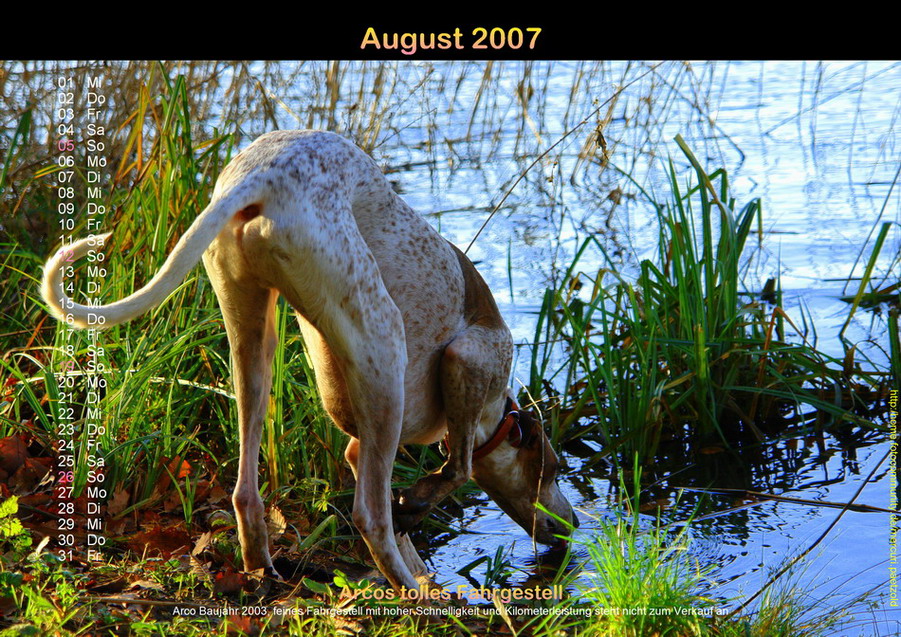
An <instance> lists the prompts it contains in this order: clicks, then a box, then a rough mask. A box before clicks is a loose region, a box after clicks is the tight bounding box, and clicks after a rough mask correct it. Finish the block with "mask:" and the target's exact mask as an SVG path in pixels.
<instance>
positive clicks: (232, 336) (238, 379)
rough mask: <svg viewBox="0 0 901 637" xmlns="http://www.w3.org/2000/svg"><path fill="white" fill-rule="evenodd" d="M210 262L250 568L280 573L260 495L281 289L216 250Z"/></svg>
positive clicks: (241, 529) (236, 499)
mask: <svg viewBox="0 0 901 637" xmlns="http://www.w3.org/2000/svg"><path fill="white" fill-rule="evenodd" d="M204 265H206V269H207V272H208V273H209V275H210V281H211V282H212V284H213V289H214V290H215V292H216V297H217V298H218V300H219V307H220V308H221V310H222V317H223V319H224V320H225V330H226V332H227V334H228V342H229V346H230V348H231V367H232V383H233V385H234V390H235V398H236V400H237V408H238V427H239V434H240V457H239V461H238V481H237V484H236V485H235V490H234V493H233V495H232V503H233V504H234V507H235V516H236V517H237V522H238V538H239V540H240V542H241V553H242V554H243V558H244V570H246V571H253V570H257V569H261V568H262V569H265V571H266V572H267V574H270V575H277V573H275V569H274V568H273V566H272V559H271V558H270V556H269V534H268V531H267V528H266V522H265V519H264V513H265V506H264V504H263V499H262V498H261V497H260V490H259V489H260V488H259V480H258V474H259V467H258V465H259V453H260V438H261V435H262V428H263V422H264V420H265V418H266V408H267V406H268V404H269V392H270V389H271V387H272V358H273V355H274V353H275V347H276V334H275V323H274V321H275V302H276V299H277V298H278V293H277V292H276V291H275V290H273V289H270V288H267V287H264V286H262V285H260V284H259V283H257V282H256V281H254V280H252V279H249V278H240V277H236V276H235V274H234V270H233V269H230V268H234V263H228V258H227V257H226V256H223V255H222V254H221V253H217V252H215V251H214V250H211V251H209V252H207V253H206V254H205V255H204Z"/></svg>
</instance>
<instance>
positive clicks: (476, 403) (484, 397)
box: [394, 326, 507, 532]
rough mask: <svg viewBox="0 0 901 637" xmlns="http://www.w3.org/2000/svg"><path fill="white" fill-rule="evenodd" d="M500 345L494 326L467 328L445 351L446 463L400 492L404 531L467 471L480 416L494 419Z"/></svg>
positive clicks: (502, 372)
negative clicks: (497, 353)
mask: <svg viewBox="0 0 901 637" xmlns="http://www.w3.org/2000/svg"><path fill="white" fill-rule="evenodd" d="M502 343H503V342H502V340H501V339H500V338H499V336H498V335H497V334H496V333H495V331H494V330H490V329H486V328H483V327H481V326H472V327H470V328H468V329H467V330H466V331H465V332H463V333H462V334H461V335H459V336H458V337H457V338H456V339H454V340H453V341H452V342H451V343H450V344H449V345H448V346H447V348H446V349H445V351H444V355H443V356H442V359H441V370H440V381H441V393H442V396H443V398H444V409H445V413H446V416H447V437H446V442H447V448H448V456H447V461H446V462H445V463H444V465H443V466H442V467H441V469H439V470H438V471H436V472H435V473H432V474H429V475H427V476H425V477H423V478H421V479H420V480H419V481H418V482H417V483H416V484H414V485H413V486H411V487H410V488H408V489H404V490H403V491H402V492H401V494H400V497H399V498H398V501H397V503H396V505H395V509H394V520H395V524H396V527H397V530H398V531H400V532H406V531H409V530H410V529H411V528H412V527H413V526H415V525H416V524H418V523H419V522H420V521H421V520H422V519H423V518H424V517H425V516H426V515H428V513H429V511H430V510H431V509H432V507H434V506H435V505H436V504H437V503H438V502H440V501H441V500H442V499H444V498H445V497H446V496H447V495H448V494H450V493H451V492H452V491H453V490H454V489H456V488H458V487H459V486H461V485H462V484H463V483H464V482H466V481H467V480H468V479H469V477H470V475H471V474H472V452H473V447H474V442H475V434H476V430H477V428H478V425H479V423H480V421H481V420H482V419H485V420H487V421H490V422H495V421H496V420H497V418H498V417H499V416H500V412H501V410H502V407H503V400H504V398H503V388H504V387H505V386H506V381H507V377H506V374H507V370H506V369H505V368H504V366H503V365H499V362H502V360H503V359H502V357H500V358H499V357H497V356H496V352H497V351H498V348H499V346H500V345H502ZM488 396H492V397H493V399H492V400H488ZM495 403H496V404H495ZM495 412H497V413H495ZM490 422H489V426H490Z"/></svg>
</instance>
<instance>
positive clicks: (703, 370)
mask: <svg viewBox="0 0 901 637" xmlns="http://www.w3.org/2000/svg"><path fill="white" fill-rule="evenodd" d="M676 142H677V144H678V145H679V147H680V148H681V150H682V152H683V153H684V154H685V156H686V157H687V158H688V160H689V162H690V164H691V166H692V168H693V169H694V175H695V178H696V181H697V184H696V185H694V186H691V187H689V188H687V189H683V187H681V186H680V184H679V180H678V178H677V176H676V171H675V168H674V167H673V164H672V162H671V163H670V187H671V196H670V200H669V201H668V202H667V203H665V204H658V203H656V202H654V201H653V200H651V198H650V197H649V196H647V193H644V194H645V196H647V197H648V199H649V200H650V201H651V203H652V205H653V206H654V209H655V212H656V217H657V223H658V242H657V243H658V246H659V247H658V253H657V256H656V258H655V259H653V260H652V259H645V260H643V261H641V263H640V267H639V271H638V275H637V278H636V280H634V281H629V280H627V279H626V277H625V276H624V275H623V274H622V273H621V272H619V271H617V270H616V269H615V268H614V267H613V266H612V260H611V259H610V258H609V257H607V255H606V252H605V251H604V247H603V246H602V245H601V244H600V242H599V241H598V239H597V238H595V237H593V236H592V237H589V238H588V239H587V240H586V241H585V243H584V244H583V245H582V248H581V249H580V251H579V252H578V253H577V255H576V257H575V259H574V261H573V263H572V264H571V265H570V267H569V269H568V271H567V273H566V276H565V277H564V278H563V283H562V284H561V285H560V286H559V287H557V288H556V289H552V290H548V291H547V293H546V295H545V299H544V303H543V306H542V310H541V313H540V316H539V321H538V327H537V330H536V337H535V347H534V349H533V358H532V370H531V383H530V389H531V391H532V393H533V395H536V396H537V395H540V393H541V392H542V390H543V389H544V388H546V387H547V386H548V384H549V383H550V384H553V383H554V382H558V383H561V382H562V384H563V386H564V387H566V388H569V389H568V390H567V391H568V393H567V396H568V397H569V400H570V402H569V403H565V404H563V405H558V407H562V409H558V410H557V411H556V413H555V412H554V410H553V409H552V410H551V416H552V420H556V424H557V432H558V435H559V434H560V433H565V432H566V430H567V428H568V427H569V426H571V425H572V424H573V423H574V422H575V420H576V419H578V418H579V417H580V416H583V415H596V416H597V429H598V430H599V431H600V433H601V434H602V436H603V439H604V440H605V441H606V442H607V443H608V448H609V449H611V450H614V451H615V455H616V456H617V457H619V458H621V459H622V458H630V457H632V454H633V453H638V455H639V456H640V457H641V458H642V459H643V460H648V459H650V458H652V457H653V456H654V455H655V453H656V452H657V449H658V446H659V443H660V441H661V439H662V438H664V437H667V438H673V437H675V438H681V437H682V436H684V435H685V434H686V433H688V434H689V437H690V438H691V439H693V440H700V441H708V442H709V441H711V440H721V441H726V442H728V441H729V440H731V439H733V438H734V436H735V435H736V434H738V433H748V432H750V433H751V434H752V435H753V436H755V437H756V438H757V439H762V438H763V433H762V430H765V429H772V428H780V429H781V428H782V427H784V426H785V424H786V422H787V419H788V418H789V417H791V416H792V413H793V412H794V417H795V419H796V420H806V419H807V416H802V415H801V414H800V412H801V409H802V406H804V405H806V406H807V407H812V408H813V409H814V410H816V425H817V426H818V427H821V426H823V425H825V424H838V423H856V424H861V425H864V424H867V421H865V420H864V419H862V418H860V417H858V416H857V415H855V414H854V413H853V411H852V410H853V409H854V408H859V407H862V406H863V405H864V403H865V400H866V399H868V398H869V399H871V398H872V396H873V395H875V392H874V391H873V388H875V387H877V386H878V384H879V383H878V380H877V379H876V378H875V376H876V375H875V374H873V375H870V374H867V373H863V372H860V371H859V370H857V369H855V367H856V366H855V364H854V360H853V353H852V354H851V355H850V357H846V359H845V360H844V361H839V360H835V359H833V358H831V357H829V356H827V355H825V354H823V353H822V352H819V351H817V350H816V349H815V348H814V347H813V346H812V345H810V344H809V343H808V342H806V340H804V341H803V342H801V343H791V342H788V340H787V339H786V331H787V329H789V328H792V329H795V331H797V332H801V331H802V330H800V329H798V328H797V327H796V326H795V324H794V323H792V321H791V319H790V318H789V317H788V315H787V314H786V312H785V311H784V310H783V309H782V307H781V303H782V298H781V290H780V289H779V288H778V285H775V286H773V289H772V290H771V291H769V292H770V293H769V294H768V295H751V294H747V293H745V292H743V290H742V287H741V284H742V278H743V258H742V255H743V252H744V250H745V246H746V244H747V242H748V238H749V236H750V234H751V231H752V228H753V227H754V226H755V221H756V222H757V225H758V226H759V225H761V218H760V217H761V211H760V202H759V201H758V200H756V199H755V200H753V201H751V202H750V203H748V204H747V205H745V206H744V207H742V208H738V207H737V206H736V202H735V200H734V199H732V198H731V197H730V195H729V181H728V176H727V174H726V172H725V171H724V170H718V171H716V172H714V173H712V174H709V175H708V174H707V173H706V172H705V171H704V169H703V168H702V167H701V165H700V164H699V163H698V161H697V159H696V158H695V157H694V155H693V154H692V153H691V151H690V150H689V149H688V147H687V146H686V145H685V143H684V141H683V140H682V139H681V137H677V138H676ZM642 192H643V191H642ZM592 245H595V246H597V248H599V249H600V251H601V252H602V253H603V254H604V257H605V259H606V260H607V262H608V263H610V264H611V266H610V267H606V268H602V269H600V270H599V271H598V272H597V274H596V276H594V277H588V276H586V275H585V274H583V273H579V272H578V270H577V268H578V265H579V261H580V260H581V258H582V256H583V254H584V253H585V251H586V250H587V249H588V248H589V246H592ZM586 280H587V281H588V283H589V284H590V288H589V290H588V294H587V297H588V298H587V300H585V299H583V296H584V295H583V294H582V293H580V292H579V290H580V289H581V288H585V287H588V286H586V284H585V281H586ZM764 297H766V298H764ZM561 339H562V340H563V341H564V342H565V343H566V345H567V352H568V356H567V360H566V361H565V362H564V363H563V364H562V366H559V367H557V368H554V367H553V366H552V361H553V360H554V355H555V350H554V347H555V344H556V343H558V342H559V341H560V340H561ZM852 352H853V350H852ZM554 417H555V418H554ZM580 433H584V430H582V431H580Z"/></svg>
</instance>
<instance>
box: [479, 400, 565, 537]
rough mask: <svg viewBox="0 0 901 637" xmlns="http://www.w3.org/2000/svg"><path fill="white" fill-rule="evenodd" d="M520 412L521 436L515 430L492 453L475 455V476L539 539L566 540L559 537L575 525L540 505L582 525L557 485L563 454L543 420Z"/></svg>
mask: <svg viewBox="0 0 901 637" xmlns="http://www.w3.org/2000/svg"><path fill="white" fill-rule="evenodd" d="M516 413H517V414H518V416H516V418H517V420H518V422H517V423H516V428H518V434H517V432H516V429H514V430H513V433H512V435H509V436H505V438H504V440H503V441H502V442H500V444H498V446H497V447H496V448H494V449H493V450H492V451H491V452H490V453H488V454H486V455H484V456H482V457H479V458H476V457H474V458H473V463H472V465H473V479H475V481H476V483H477V484H478V485H479V486H480V487H481V488H482V490H483V491H485V493H487V494H488V495H489V496H490V497H491V499H492V500H494V501H495V502H496V503H497V504H498V506H500V508H501V509H503V510H504V512H505V513H506V514H507V515H509V516H510V517H511V518H513V519H514V520H515V521H516V523H517V524H519V525H520V526H521V527H522V528H524V529H525V530H526V531H527V532H528V533H529V535H531V536H532V537H533V538H534V539H535V540H536V541H537V542H541V543H542V544H551V545H557V544H561V542H562V541H561V539H560V538H559V537H557V536H561V535H562V536H567V535H569V528H568V527H567V526H566V525H565V524H563V523H561V522H559V521H558V520H556V519H555V518H554V517H552V516H550V515H548V514H547V513H544V512H543V511H540V510H539V509H538V508H536V506H535V503H536V502H538V503H541V505H542V506H543V507H544V508H545V509H547V511H549V512H551V513H553V514H554V515H556V516H557V517H559V518H561V519H562V520H565V521H566V522H568V523H570V524H572V525H573V526H578V525H579V521H578V518H577V517H576V514H575V511H573V508H572V506H571V505H570V503H569V501H568V500H567V499H566V496H564V495H563V493H562V492H561V491H560V487H558V486H557V469H558V465H559V461H558V459H557V454H556V453H554V450H553V448H552V447H551V444H550V442H549V441H548V439H547V435H545V433H544V429H543V428H542V427H541V424H540V423H539V422H537V421H536V420H535V419H534V418H532V416H531V415H530V414H529V413H528V412H526V411H517V412H516ZM508 417H509V416H508Z"/></svg>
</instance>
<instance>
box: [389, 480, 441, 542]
mask: <svg viewBox="0 0 901 637" xmlns="http://www.w3.org/2000/svg"><path fill="white" fill-rule="evenodd" d="M431 508H432V507H431V504H430V503H429V502H427V501H425V500H421V499H419V498H417V497H415V496H413V495H412V494H410V493H409V489H405V490H403V491H401V493H400V495H399V496H398V497H397V498H396V499H395V500H394V502H392V503H391V513H392V515H393V517H394V531H395V533H408V532H409V531H410V530H411V529H412V528H413V527H415V526H416V525H417V524H419V523H420V522H421V521H422V519H423V518H424V517H425V516H426V515H428V512H429V510H431Z"/></svg>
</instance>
